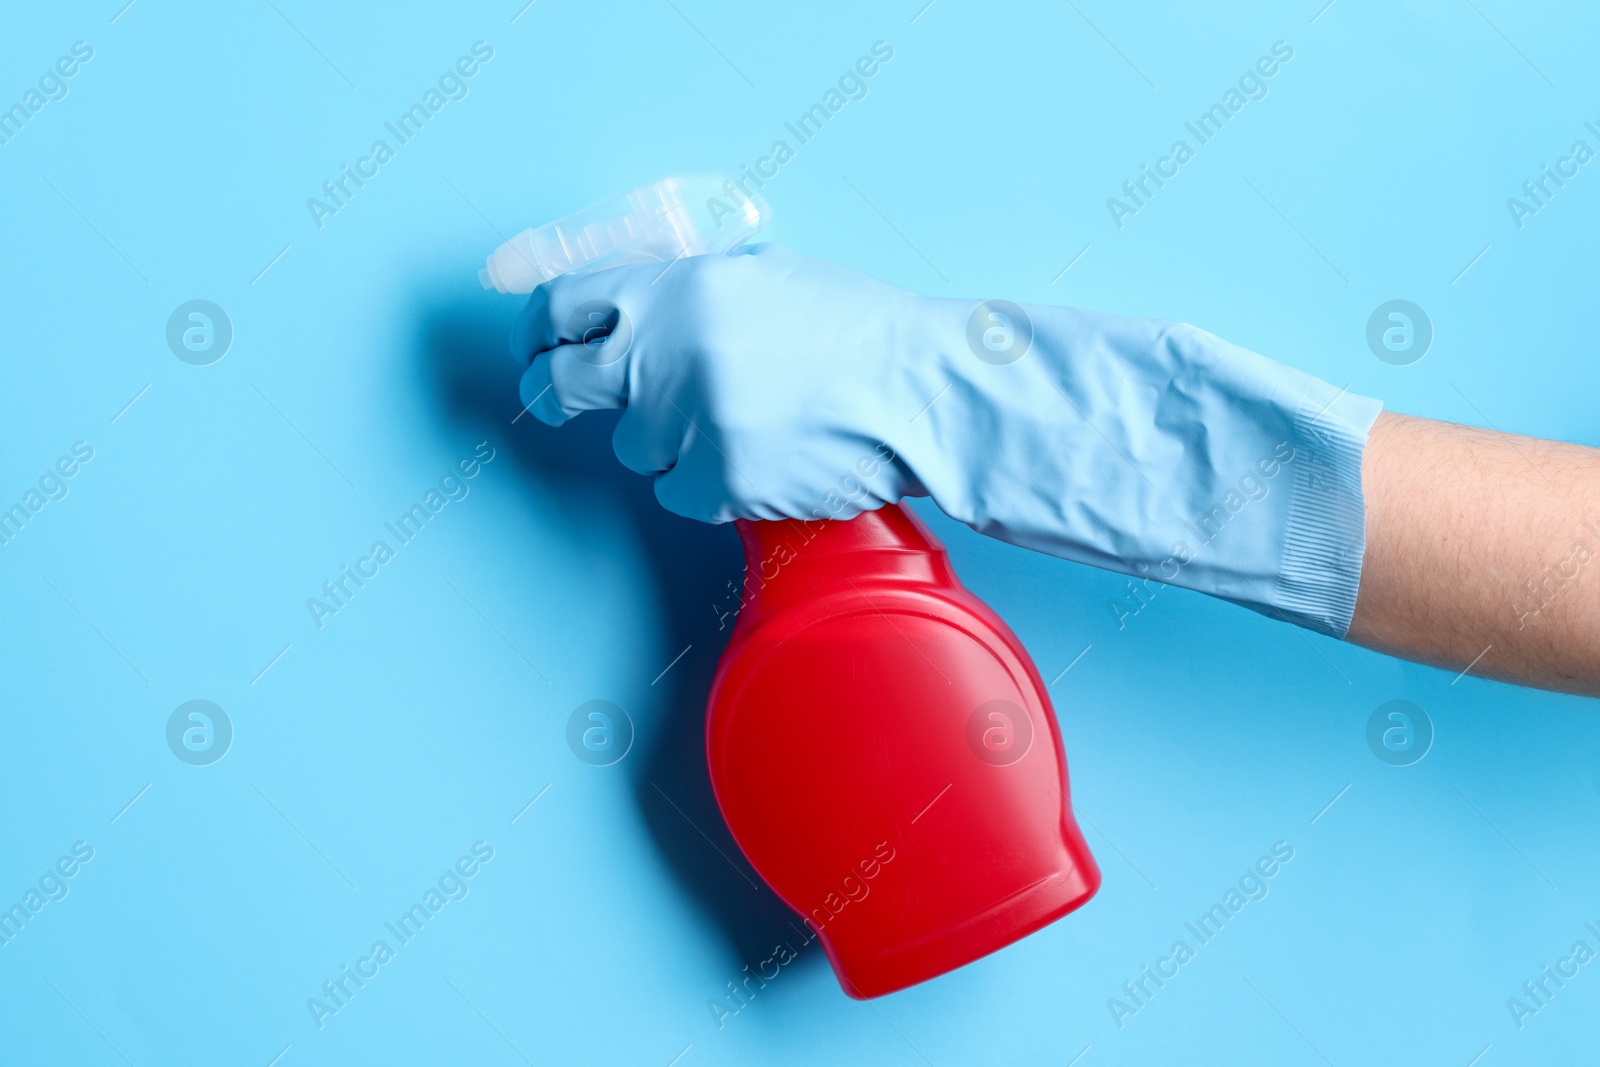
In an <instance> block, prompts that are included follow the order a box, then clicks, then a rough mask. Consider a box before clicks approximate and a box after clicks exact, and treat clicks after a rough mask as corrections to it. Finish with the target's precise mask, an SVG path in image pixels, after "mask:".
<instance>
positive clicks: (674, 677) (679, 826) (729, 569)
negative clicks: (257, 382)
mask: <svg viewBox="0 0 1600 1067" xmlns="http://www.w3.org/2000/svg"><path fill="white" fill-rule="evenodd" d="M420 326H421V330H422V338H423V358H424V359H426V360H427V361H428V362H429V364H430V366H428V367H425V368H423V369H424V371H425V372H426V373H425V376H424V379H423V380H425V381H430V382H431V383H432V385H433V389H434V392H435V394H436V395H437V397H438V398H439V401H440V406H441V408H442V415H443V417H444V418H446V419H448V420H450V421H452V422H455V423H458V424H460V425H464V426H470V427H473V428H474V430H475V432H476V431H482V432H483V433H484V434H486V435H487V436H488V437H489V438H490V439H491V440H493V441H494V442H495V443H496V444H497V445H498V444H499V442H502V441H503V442H505V449H506V451H507V452H508V453H509V455H510V457H511V461H512V464H513V465H514V466H515V468H516V470H517V472H518V475H519V476H520V477H522V478H524V479H527V480H529V481H531V482H535V483H540V484H542V485H543V486H544V487H545V488H546V490H547V492H546V493H544V494H542V495H543V496H545V497H547V498H549V497H555V498H558V499H559V498H560V497H561V495H562V492H563V490H564V489H566V488H567V487H570V486H574V485H577V484H579V483H582V484H584V485H586V486H591V487H592V486H595V485H600V486H604V487H605V488H606V489H607V490H608V491H611V492H614V493H615V494H616V495H617V496H618V497H619V498H620V499H621V500H622V501H624V502H625V503H626V505H627V509H628V513H629V515H630V516H631V518H632V521H633V522H634V523H635V524H636V525H637V527H638V532H639V535H640V537H639V541H640V543H641V544H642V545H643V546H644V548H645V552H646V553H647V558H648V562H649V564H650V570H651V573H652V575H653V577H654V579H655V581H656V590H655V597H654V601H655V603H656V604H658V605H660V609H661V613H662V620H661V622H662V629H663V630H664V632H665V634H666V638H667V644H668V646H669V647H670V648H671V649H672V650H673V651H672V652H669V653H668V654H667V655H668V658H670V657H671V656H673V655H676V654H677V651H678V650H681V649H683V648H684V646H686V645H691V644H692V645H693V646H694V648H693V650H692V651H691V652H690V653H689V654H688V655H686V656H684V658H683V659H682V660H681V661H679V662H678V664H677V665H676V666H674V667H673V669H672V670H671V671H669V672H668V673H667V674H666V676H665V677H664V678H662V680H661V682H660V683H659V684H658V685H657V688H658V689H664V690H666V692H664V693H662V695H661V697H660V698H659V699H660V700H661V701H662V703H663V704H664V708H663V715H662V718H661V719H660V721H658V722H656V723H655V724H654V726H655V729H652V730H649V731H643V730H641V731H639V734H640V735H647V736H648V738H649V739H650V742H649V747H648V749H647V750H643V751H641V750H640V749H639V747H638V745H639V742H636V747H635V751H634V752H633V753H631V754H630V755H629V756H628V757H627V758H626V760H625V764H626V765H628V767H629V771H630V776H629V780H630V783H631V785H632V789H633V793H634V801H635V803H636V804H637V805H638V807H639V811H640V813H641V814H642V815H643V817H644V820H645V823H646V825H647V826H648V827H649V830H650V834H651V836H652V838H653V839H654V841H655V845H656V847H657V849H659V851H660V853H661V855H662V857H663V858H664V859H665V860H666V862H667V865H668V867H669V868H670V869H671V870H672V871H673V873H674V875H675V876H676V878H677V879H678V881H679V883H680V884H681V885H683V886H684V888H685V889H686V890H688V892H689V894H690V895H691V896H692V898H693V899H694V901H695V902H696V904H697V905H698V906H699V908H700V910H701V912H702V914H703V915H704V916H705V918H706V919H707V920H709V921H710V922H711V923H712V924H714V925H716V926H717V927H720V929H721V932H722V934H723V936H724V937H725V939H726V940H727V942H728V944H729V946H730V948H731V949H732V950H733V952H734V953H735V955H736V957H737V960H738V962H737V963H736V964H735V966H734V967H733V971H734V972H737V971H738V970H739V968H740V967H742V966H743V965H744V964H746V963H748V964H750V965H751V966H752V967H754V966H755V965H756V964H757V963H758V962H759V961H761V960H764V959H766V958H767V957H769V956H770V955H772V951H773V946H774V945H775V944H776V943H777V942H779V941H786V942H788V943H789V944H791V945H793V946H794V947H795V948H796V949H799V948H800V931H802V930H803V929H804V928H803V927H802V925H801V923H800V920H799V918H798V917H797V916H796V915H795V914H794V912H793V911H791V910H790V909H789V907H788V906H787V905H785V904H784V903H783V901H781V900H780V899H778V897H777V896H776V895H775V894H774V893H773V892H772V890H770V889H769V888H767V886H766V884H765V883H763V882H762V881H761V879H760V877H759V876H757V875H756V873H755V871H754V870H753V869H752V868H751V867H750V865H749V863H748V862H746V860H745V858H744V855H743V854H742V853H741V852H740V851H739V847H738V845H737V844H735V843H734V840H733V837H732V835H731V834H730V833H729V832H728V828H727V824H726V823H724V822H723V819H722V814H721V812H720V811H718V809H717V804H716V799H715V797H714V796H713V795H712V792H711V779H710V776H709V774H708V772H707V768H706V753H705V708H706V697H707V695H708V694H709V691H710V687H711V678H712V674H713V672H714V671H715V669H716V658H717V656H718V655H720V653H721V650H722V647H723V645H724V644H726V642H727V637H728V634H729V633H730V632H731V630H732V621H733V620H732V617H731V616H730V617H729V619H728V621H727V625H726V626H725V628H724V629H722V630H721V631H720V632H719V631H718V629H717V618H716V615H715V613H714V612H713V611H712V610H711V608H710V605H711V604H713V603H717V602H721V601H722V598H723V596H724V594H726V593H727V592H728V587H727V584H726V583H727V582H728V581H729V580H730V579H732V580H733V582H734V588H735V589H737V587H738V583H739V576H740V574H741V569H742V558H741V553H740V550H739V546H738V539H737V537H736V536H735V534H734V531H733V528H732V526H707V525H705V524H704V523H698V522H695V521H693V520H690V519H685V518H681V517H680V516H677V515H673V514H672V513H670V512H668V511H667V510H666V509H664V508H662V507H661V505H660V504H659V503H657V501H656V498H655V493H654V490H653V488H652V485H651V482H650V480H649V479H648V478H643V477H640V476H639V475H636V474H634V473H633V472H631V471H629V470H627V469H626V468H625V467H623V466H622V464H620V463H619V462H617V459H616V456H615V455H614V454H613V452H612V450H611V432H612V428H613V427H614V426H615V425H616V421H617V418H618V413H614V412H590V413H587V414H584V415H582V416H580V417H578V418H576V419H573V420H572V421H570V422H568V423H567V424H566V425H565V426H563V427H561V428H560V429H554V428H551V427H549V426H546V425H544V424H543V423H541V422H539V420H537V419H536V418H534V417H533V416H532V415H524V416H523V417H522V418H520V419H519V420H518V421H517V423H516V425H514V426H512V425H508V424H509V423H510V422H511V420H512V418H513V417H515V416H516V415H517V413H518V411H519V410H520V406H521V405H520V401H519V400H518V396H517V380H518V377H519V373H520V372H519V368H518V367H517V366H516V365H515V364H514V363H513V362H512V360H511V359H510V357H509V356H508V355H507V349H506V336H507V335H506V330H505V328H504V326H503V324H500V323H496V322H493V321H491V320H489V319H488V318H487V317H486V316H485V315H484V314H483V311H482V305H481V303H480V304H476V305H469V304H466V303H463V304H458V305H453V306H452V305H445V306H435V307H433V308H431V309H428V310H426V311H424V313H423V314H422V316H421V323H420ZM528 559H529V564H528V566H529V569H530V570H532V569H534V568H536V567H538V566H539V564H538V562H537V561H535V560H533V558H532V557H531V556H530V557H528ZM532 577H533V576H531V575H530V581H529V582H528V584H532V580H531V579H532ZM665 665H666V663H665V661H663V663H662V666H665ZM558 710H559V711H560V712H561V714H562V716H563V717H565V715H566V714H567V713H569V712H570V711H571V709H570V708H563V709H558ZM628 710H629V712H630V714H635V715H637V710H636V709H628ZM641 740H642V738H641ZM719 853H720V855H719ZM803 955H804V956H812V955H816V956H820V953H804V954H803ZM797 962H799V961H797Z"/></svg>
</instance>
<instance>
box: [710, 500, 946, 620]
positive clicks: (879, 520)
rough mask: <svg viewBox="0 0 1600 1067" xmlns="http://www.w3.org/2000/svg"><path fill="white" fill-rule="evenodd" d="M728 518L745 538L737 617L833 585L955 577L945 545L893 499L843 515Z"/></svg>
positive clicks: (924, 581)
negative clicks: (843, 517) (836, 517)
mask: <svg viewBox="0 0 1600 1067" xmlns="http://www.w3.org/2000/svg"><path fill="white" fill-rule="evenodd" d="M735 526H737V527H738V530H739V540H740V541H741V542H743V544H744V560H745V583H744V595H743V599H742V600H741V602H740V621H741V622H754V621H756V619H755V618H754V617H750V616H756V617H759V616H760V615H764V614H767V613H769V612H771V611H773V610H775V609H777V608H780V607H783V606H785V605H787V604H789V603H792V602H794V601H796V600H801V599H805V598H807V597H811V596H816V595H817V594H819V593H821V592H824V591H829V590H832V589H833V588H835V587H843V588H844V589H846V590H848V589H850V587H851V586H852V585H853V586H855V587H857V589H861V588H864V587H867V586H876V587H881V586H883V585H884V584H896V585H909V584H928V583H934V584H951V583H954V581H955V576H954V574H953V573H952V572H951V570H950V564H949V561H948V559H947V557H946V555H945V550H944V545H942V544H940V542H939V539H938V538H936V537H935V536H934V535H933V533H932V531H930V530H929V529H928V528H927V527H926V526H924V525H923V524H922V520H921V519H918V518H917V517H916V515H915V514H913V513H912V512H911V511H910V510H909V509H907V508H905V507H903V506H901V505H899V504H888V505H885V506H884V507H882V508H879V509H878V510H876V511H868V512H863V513H862V514H860V515H858V516H856V517H855V518H853V519H847V520H845V521H843V522H840V521H835V520H832V519H818V520H813V521H811V522H805V521H802V520H800V519H776V520H765V521H757V520H750V519H740V520H739V521H738V522H736V523H735Z"/></svg>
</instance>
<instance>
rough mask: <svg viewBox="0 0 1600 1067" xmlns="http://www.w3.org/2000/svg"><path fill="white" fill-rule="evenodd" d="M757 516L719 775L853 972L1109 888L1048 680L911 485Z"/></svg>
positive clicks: (774, 879)
mask: <svg viewBox="0 0 1600 1067" xmlns="http://www.w3.org/2000/svg"><path fill="white" fill-rule="evenodd" d="M738 526H739V534H740V537H741V539H742V540H743V542H744V548H745V562H746V567H747V570H746V576H745V589H744V598H743V602H742V605H741V609H740V612H739V618H738V622H737V624H736V625H735V627H734V632H733V635H732V638H731V639H730V641H729V643H728V647H727V649H726V650H725V651H724V652H723V655H722V660H721V662H720V663H719V664H718V667H717V674H716V679H715V681H714V682H713V683H712V688H711V699H710V704H709V708H708V711H707V722H706V747H707V755H708V759H709V763H710V769H711V783H712V786H713V788H714V789H715V791H716V796H717V804H718V806H719V807H720V808H721V809H722V815H723V818H725V819H726V820H727V822H728V827H729V829H731V830H732V832H733V836H734V839H735V840H736V841H737V842H738V843H739V847H740V848H741V849H743V850H744V854H745V856H746V857H747V858H748V859H749V860H750V863H751V864H752V865H753V866H754V867H755V869H756V870H757V872H759V873H760V875H761V876H762V878H764V879H765V880H766V882H767V884H768V885H770V886H771V887H772V889H773V890H774V891H775V892H776V893H777V894H778V895H779V896H780V897H782V898H783V900H784V901H785V902H786V903H788V904H789V905H790V907H792V908H794V909H795V910H796V911H798V912H799V913H800V914H801V915H802V916H804V917H805V919H806V923H807V925H808V926H809V927H810V928H811V930H812V931H813V932H815V933H816V934H817V935H819V937H820V939H821V942H822V944H823V947H824V949H825V950H826V952H827V954H828V958H829V960H830V961H831V962H832V963H833V967H834V972H835V973H836V974H837V975H838V978H839V982H840V984H841V985H842V986H843V987H844V990H845V992H846V993H848V994H850V995H851V996H854V997H862V998H864V997H875V996H881V995H883V994H885V993H891V992H894V991H895V990H897V989H903V988H905V987H906V986H909V985H914V984H915V983H917V982H921V981H925V980H926V979H929V978H932V977H935V976H936V975H939V974H943V973H945V972H946V971H949V970H953V969H954V968H956V967H960V966H962V965H963V964H966V963H970V962H971V961H973V960H975V959H977V958H979V957H980V956H984V955H987V954H988V953H990V952H993V951H995V950H996V949H999V948H1002V947H1004V946H1005V945H1008V944H1010V943H1011V942H1013V941H1016V940H1017V939H1019V938H1022V937H1025V936H1026V935H1028V934H1030V933H1032V932H1033V931H1035V930H1037V929H1039V928H1040V927H1042V926H1045V925H1047V924H1048V923H1050V922H1053V921H1054V920H1056V919H1058V918H1060V917H1061V916H1063V915H1065V914H1067V913H1068V912H1070V911H1072V910H1073V909H1074V908H1077V907H1079V906H1080V905H1082V904H1083V903H1084V902H1086V901H1087V900H1088V899H1089V898H1090V897H1091V896H1093V895H1094V892H1095V890H1096V889H1098V888H1099V886H1100V870H1099V868H1098V867H1097V866H1096V865H1095V862H1094V858H1093V857H1092V856H1091V855H1090V854H1089V849H1088V846H1087V845H1086V844H1085V843H1084V840H1083V834H1082V833H1081V832H1080V831H1079V829H1078V826H1077V823H1076V822H1075V821H1074V819H1073V818H1072V809H1071V805H1070V804H1069V803H1068V795H1069V794H1068V784H1067V765H1066V757H1065V755H1064V753H1063V750H1062V746H1061V736H1060V731H1059V729H1058V728H1057V725H1056V721H1055V715H1054V713H1053V711H1052V709H1051V706H1050V699H1049V696H1048V694H1047V693H1046V691H1045V687H1044V684H1043V683H1042V682H1041V681H1040V678H1039V673H1038V671H1037V670H1036V669H1035V668H1034V665H1033V661H1032V660H1031V659H1030V658H1029V657H1028V654H1027V652H1026V651H1025V650H1024V649H1023V647H1022V644H1021V642H1019V641H1018V640H1017V638H1016V636H1015V635H1014V634H1012V633H1011V631H1010V630H1009V629H1008V628H1007V627H1006V625H1005V623H1003V622H1002V621H1001V620H1000V618H999V617H998V616H996V615H995V614H994V612H993V611H991V610H990V609H989V607H988V606H987V605H985V604H984V603H983V602H982V601H980V600H979V599H978V598H977V597H975V596H973V595H972V594H971V593H969V592H967V590H966V589H964V588H963V587H962V586H961V584H960V582H959V581H957V580H956V577H955V574H954V572H953V571H952V570H951V568H950V564H949V561H948V559H947V557H946V555H945V551H944V548H943V546H942V545H940V544H939V542H938V540H937V539H935V538H934V536H933V535H932V533H930V532H929V531H928V529H927V527H925V526H924V525H923V524H922V523H921V522H920V521H919V520H918V519H917V518H916V517H915V516H914V515H912V514H911V513H910V512H909V511H907V510H905V509H902V508H901V507H899V506H896V505H891V506H889V507H885V508H883V509H881V510H879V511H875V512H868V513H867V514H864V515H861V516H860V517H858V518H855V519H852V520H849V521H848V522H830V521H824V522H811V523H802V522H797V521H783V522H743V521H741V522H740V523H739V524H738Z"/></svg>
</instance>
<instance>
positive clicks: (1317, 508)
mask: <svg viewBox="0 0 1600 1067" xmlns="http://www.w3.org/2000/svg"><path fill="white" fill-rule="evenodd" d="M512 350H513V353H514V354H515V355H516V356H518V357H519V358H520V359H522V360H523V361H530V360H531V365H530V366H529V367H528V369H527V371H526V373H525V374H524V375H523V378H522V386H521V389H522V398H523V402H524V404H526V405H528V407H529V410H531V411H532V412H533V414H534V415H536V416H537V417H538V418H539V419H541V420H542V421H544V422H547V423H549V424H551V425H560V424H561V423H562V422H564V421H566V420H567V419H568V418H571V417H572V416H573V415H576V414H578V413H579V412H581V411H587V410H591V409H597V408H614V407H626V409H627V410H626V412H625V413H624V414H623V416H622V419H621V421H620V422H618V424H617V428H616V433H615V436H614V438H613V444H614V447H615V449H616V453H617V458H618V459H620V460H621V461H622V462H623V463H624V464H625V465H626V466H627V467H629V468H630V469H632V470H634V471H637V472H639V473H640V474H650V475H654V476H655V489H656V496H657V498H658V499H659V500H660V501H661V503H662V504H663V505H664V506H666V507H667V508H669V509H670V510H672V511H675V512H677V513H678V514H681V515H686V516H689V517H691V518H696V519H701V520H704V521H707V522H726V521H728V520H730V519H734V518H756V519H776V518H783V517H794V518H801V519H815V518H835V519H845V518H850V517H852V516H854V515H856V514H859V513H860V512H862V511H867V510H871V509H873V508H877V507H881V506H882V505H884V504H885V503H889V502H893V501H898V500H900V499H901V498H902V497H905V496H921V495H928V496H931V497H932V498H933V500H934V502H935V503H936V504H938V506H939V507H940V509H941V510H943V511H944V512H945V513H946V514H947V515H950V516H951V517H952V518H955V519H958V520H960V521H961V522H964V523H966V524H967V525H969V526H971V527H972V528H973V529H975V530H977V531H979V532H980V533H985V534H989V535H991V536H994V537H998V538H1000V539H1002V540H1005V541H1009V542H1012V543H1013V544H1017V545H1022V546H1024V547H1027V548H1033V549H1037V550H1039V551H1043V552H1048V553H1051V554H1053V555H1056V556H1061V557H1064V558H1066V559H1071V560H1076V561H1078V562H1081V563H1089V564H1093V565H1095V566H1098V567H1105V568H1109V569H1111V570H1116V571H1121V572H1123V573H1126V574H1131V575H1134V576H1135V577H1136V578H1139V579H1141V580H1146V581H1148V580H1154V581H1160V582H1165V583H1168V584H1172V585H1178V586H1184V587H1187V588H1190V589H1196V590H1199V591H1201V592H1204V593H1209V594H1211V595H1214V596H1218V597H1223V598H1225V599H1228V600H1232V601H1235V602H1237V603H1240V604H1243V605H1245V606H1247V607H1251V608H1254V609H1255V610H1258V611H1262V612H1265V613H1268V614H1271V615H1273V616H1275V617H1278V618H1283V619H1287V620H1288V621H1292V622H1295V623H1298V624H1300V625H1302V626H1306V627H1309V628H1311V629H1314V630H1317V631H1319V632H1322V633H1326V634H1330V635H1333V636H1336V637H1343V636H1344V634H1345V631H1346V630H1347V629H1348V627H1349V624H1350V616H1351V613H1352V612H1353V611H1354V609H1355V598H1356V589H1357V586H1358V584H1359V582H1360V575H1361V559H1362V553H1363V549H1364V545H1365V509H1364V506H1363V503H1362V496H1361V455H1362V450H1363V449H1364V447H1365V444H1366V435H1367V430H1368V429H1369V427H1370V426H1371V425H1372V422H1373V420H1374V419H1376V418H1377V415H1378V410H1379V404H1378V402H1377V401H1374V400H1368V399H1365V398H1362V397H1357V396H1354V395H1351V394H1350V393H1348V392H1345V391H1343V390H1336V389H1334V388H1333V387H1332V386H1330V385H1328V384H1327V383H1326V382H1323V381H1320V380H1318V379H1316V378H1313V377H1311V376H1310V375H1308V374H1305V373H1302V372H1301V371H1298V370H1295V369H1293V368H1291V367H1286V366H1283V365H1282V364H1278V363H1274V362H1272V361H1271V360H1268V359H1266V358H1264V357H1262V356H1258V355H1256V354H1254V353H1252V352H1248V351H1245V350H1244V349H1241V348H1238V347H1236V346H1234V345H1231V344H1228V343H1227V342H1226V341H1222V340H1220V339H1218V338H1216V337H1213V336H1211V335H1210V334H1207V333H1204V332H1202V331H1200V330H1197V329H1195V328H1194V327H1192V326H1185V325H1180V324H1176V323H1170V322H1162V321H1157V320H1151V319H1138V318H1127V317H1123V316H1117V315H1104V314H1098V313H1094V312H1087V311H1078V310H1075V309H1072V308H1063V307H1046V306H1031V307H1027V308H1021V307H1018V306H1017V305H1015V304H1009V303H1006V302H1004V301H990V302H987V303H979V302H978V301H975V300H949V299H939V298H934V297H927V296H922V295H919V294H916V293H912V292H908V291H906V290H904V289H899V288H896V287H894V286H890V285H886V284H884V283H883V282H879V281H876V280H874V279H872V278H869V277H867V276H865V275H863V274H859V273H857V272H855V271H852V270H848V269H846V268H844V267H840V266H837V265H835V264H832V263H827V262H823V261H821V260H816V259H810V258H808V257H805V256H802V255H799V254H797V253H795V252H791V251H789V250H788V249H785V248H782V247H779V246H776V245H770V244H769V245H755V246H752V247H750V248H748V249H746V250H744V251H742V252H739V253H736V254H734V255H729V256H722V255H710V256H697V257H692V258H688V259H683V260H680V261H678V262H676V263H674V264H672V265H670V266H668V267H667V268H665V269H663V268H662V267H661V266H660V265H659V264H650V265H642V266H627V267H619V268H615V269H612V270H604V271H599V272H596V273H592V274H576V275H567V276H564V277H560V278H557V279H555V280H554V281H551V282H547V283H546V284H544V285H541V286H540V287H539V288H538V289H537V290H535V291H534V294H533V296H532V297H531V299H530V300H529V303H528V306H527V308H526V309H525V310H524V311H523V313H522V316H521V318H520V319H519V320H518V322H517V325H516V328H515V330H514V332H513V337H512Z"/></svg>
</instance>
